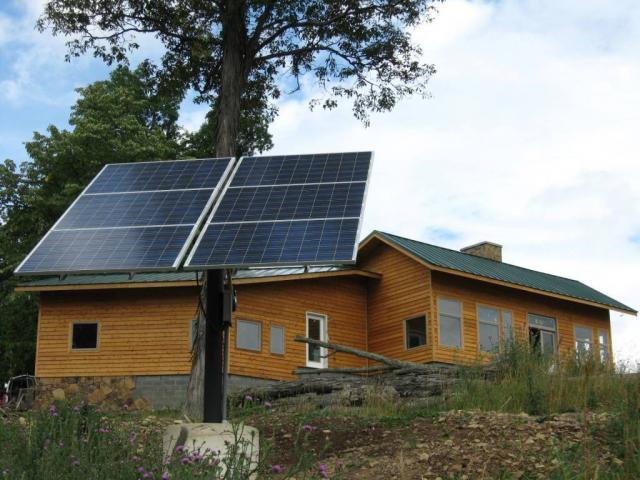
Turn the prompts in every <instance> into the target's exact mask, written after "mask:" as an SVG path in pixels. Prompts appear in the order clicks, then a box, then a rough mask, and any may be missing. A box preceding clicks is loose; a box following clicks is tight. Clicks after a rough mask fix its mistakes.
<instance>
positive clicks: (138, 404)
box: [133, 398, 149, 410]
mask: <svg viewBox="0 0 640 480" xmlns="http://www.w3.org/2000/svg"><path fill="white" fill-rule="evenodd" d="M133 406H134V407H135V408H136V410H146V409H147V408H149V404H148V403H147V401H146V400H145V399H144V398H136V399H135V400H134V401H133Z"/></svg>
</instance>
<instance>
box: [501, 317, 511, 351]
mask: <svg viewBox="0 0 640 480" xmlns="http://www.w3.org/2000/svg"><path fill="white" fill-rule="evenodd" d="M502 334H503V335H504V342H505V343H510V342H512V341H513V320H512V317H511V312H502Z"/></svg>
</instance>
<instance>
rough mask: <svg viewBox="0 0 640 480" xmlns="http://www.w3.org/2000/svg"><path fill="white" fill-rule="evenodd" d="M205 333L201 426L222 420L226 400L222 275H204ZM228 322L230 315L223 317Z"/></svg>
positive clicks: (209, 271)
mask: <svg viewBox="0 0 640 480" xmlns="http://www.w3.org/2000/svg"><path fill="white" fill-rule="evenodd" d="M205 274H206V276H207V278H206V281H205V288H206V305H205V309H206V332H205V339H204V340H205V341H204V415H203V416H204V418H203V420H204V422H205V423H220V422H222V421H223V420H224V414H225V410H226V405H225V403H226V397H225V385H224V368H225V356H226V355H225V354H226V352H225V350H226V348H225V347H226V345H225V329H226V327H227V326H228V324H227V322H225V313H226V312H225V310H226V309H225V307H226V306H227V304H228V302H226V301H225V293H226V292H225V278H224V276H225V272H224V270H207V271H206V273H205ZM227 315H228V316H229V318H230V315H231V312H229V313H228V314H227Z"/></svg>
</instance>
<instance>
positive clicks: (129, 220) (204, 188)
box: [16, 158, 232, 275]
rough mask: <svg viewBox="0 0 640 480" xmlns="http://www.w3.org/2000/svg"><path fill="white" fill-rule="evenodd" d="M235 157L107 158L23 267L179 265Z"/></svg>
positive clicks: (72, 269)
mask: <svg viewBox="0 0 640 480" xmlns="http://www.w3.org/2000/svg"><path fill="white" fill-rule="evenodd" d="M231 167H232V159H231V158H221V159H206V160H176V161H158V162H141V163H122V164H110V165H106V166H105V167H104V168H103V169H102V171H101V172H100V173H99V174H98V175H97V176H96V177H95V178H94V179H93V181H92V182H91V183H90V184H89V185H88V186H87V188H86V189H85V190H84V191H83V192H82V194H81V195H80V196H79V197H78V198H77V199H76V201H75V202H74V203H73V204H72V205H71V206H70V207H69V208H68V209H67V211H66V212H65V213H64V214H63V215H62V217H61V218H60V219H59V220H58V222H57V223H56V224H55V225H54V226H53V227H52V228H51V230H49V232H48V233H47V234H46V235H45V237H44V238H43V239H42V240H41V241H40V243H39V244H38V245H36V247H35V248H34V249H33V251H32V252H31V253H30V254H29V255H28V256H27V258H26V259H25V260H24V261H23V262H22V264H20V266H19V267H18V268H17V269H16V273H18V274H24V275H27V274H65V273H82V272H85V273H89V272H110V271H111V272H112V271H138V272H140V271H158V270H175V269H177V268H178V267H179V266H180V263H181V262H182V259H183V257H184V255H185V253H186V250H187V248H188V246H189V245H190V243H191V241H192V239H193V237H194V236H195V234H196V231H197V229H198V228H199V226H200V224H201V223H202V220H203V218H204V216H205V215H206V213H207V211H208V210H209V208H210V207H211V204H212V203H213V201H214V200H215V198H216V196H217V193H218V192H219V191H220V189H221V187H222V185H223V183H224V181H225V180H226V178H227V176H228V173H229V172H230V170H231Z"/></svg>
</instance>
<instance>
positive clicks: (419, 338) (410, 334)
mask: <svg viewBox="0 0 640 480" xmlns="http://www.w3.org/2000/svg"><path fill="white" fill-rule="evenodd" d="M404 336H405V348H407V349H409V348H415V347H420V346H422V345H426V344H427V317H425V316H424V315H422V316H420V317H415V318H410V319H408V320H405V321H404Z"/></svg>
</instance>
